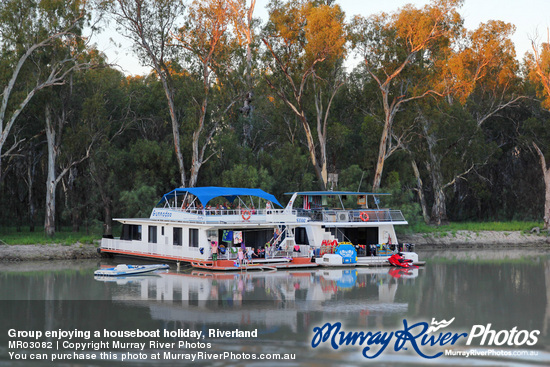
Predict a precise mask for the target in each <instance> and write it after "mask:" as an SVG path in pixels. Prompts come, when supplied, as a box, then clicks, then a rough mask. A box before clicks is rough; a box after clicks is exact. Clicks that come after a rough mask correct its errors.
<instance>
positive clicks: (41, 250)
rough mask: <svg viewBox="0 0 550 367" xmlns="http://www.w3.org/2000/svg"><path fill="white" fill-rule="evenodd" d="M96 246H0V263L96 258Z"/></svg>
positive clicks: (79, 244)
mask: <svg viewBox="0 0 550 367" xmlns="http://www.w3.org/2000/svg"><path fill="white" fill-rule="evenodd" d="M98 257H99V254H98V253H97V246H96V245H84V244H81V243H76V244H74V245H70V246H66V245H0V261H28V260H73V259H93V258H98Z"/></svg>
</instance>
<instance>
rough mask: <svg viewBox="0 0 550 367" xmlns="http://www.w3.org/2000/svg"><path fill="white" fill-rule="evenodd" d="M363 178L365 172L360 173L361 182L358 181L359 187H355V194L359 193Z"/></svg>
mask: <svg viewBox="0 0 550 367" xmlns="http://www.w3.org/2000/svg"><path fill="white" fill-rule="evenodd" d="M363 176H365V171H362V173H361V180H359V186H357V192H360V191H361V184H362V183H363Z"/></svg>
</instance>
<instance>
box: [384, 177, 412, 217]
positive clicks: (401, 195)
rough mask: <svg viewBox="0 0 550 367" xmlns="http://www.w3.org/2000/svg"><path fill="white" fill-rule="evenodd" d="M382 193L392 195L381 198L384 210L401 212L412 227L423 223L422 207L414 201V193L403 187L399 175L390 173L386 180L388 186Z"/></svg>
mask: <svg viewBox="0 0 550 367" xmlns="http://www.w3.org/2000/svg"><path fill="white" fill-rule="evenodd" d="M381 191H382V192H387V193H389V194H391V196H383V197H381V200H383V202H382V206H383V207H384V208H390V209H399V210H401V212H402V213H403V216H404V217H405V219H406V220H407V222H409V225H410V226H414V225H416V224H417V223H420V222H422V216H421V214H420V211H421V209H420V205H419V204H418V203H416V202H415V201H414V198H413V196H414V195H413V193H412V191H411V190H408V189H406V188H405V187H403V186H402V183H401V181H400V180H399V173H397V172H390V173H389V174H388V177H387V178H386V186H385V187H383V188H382V189H381Z"/></svg>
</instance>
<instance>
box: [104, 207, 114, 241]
mask: <svg viewBox="0 0 550 367" xmlns="http://www.w3.org/2000/svg"><path fill="white" fill-rule="evenodd" d="M103 211H104V214H105V219H104V220H103V236H104V237H108V238H112V237H113V213H112V208H111V205H104V206H103Z"/></svg>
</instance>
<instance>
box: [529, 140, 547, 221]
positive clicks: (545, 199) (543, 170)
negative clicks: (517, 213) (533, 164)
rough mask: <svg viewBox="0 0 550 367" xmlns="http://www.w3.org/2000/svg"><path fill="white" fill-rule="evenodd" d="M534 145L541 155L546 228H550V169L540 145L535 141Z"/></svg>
mask: <svg viewBox="0 0 550 367" xmlns="http://www.w3.org/2000/svg"><path fill="white" fill-rule="evenodd" d="M533 146H534V147H535V150H536V151H537V154H538V155H539V160H540V165H541V168H542V176H543V178H544V188H545V189H544V229H550V169H549V168H548V166H547V165H546V158H545V157H544V154H543V153H542V151H541V150H540V148H539V147H538V145H537V144H536V143H535V142H533Z"/></svg>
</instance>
